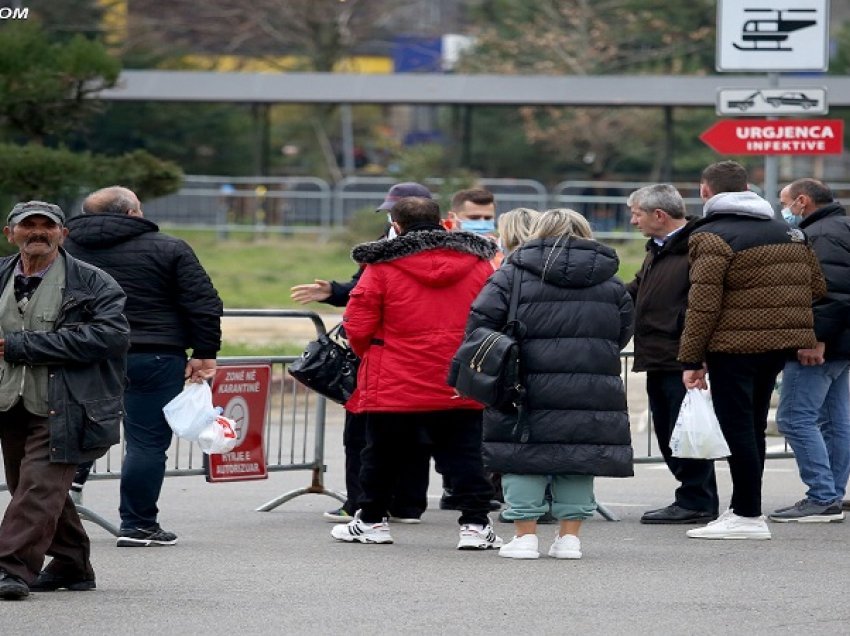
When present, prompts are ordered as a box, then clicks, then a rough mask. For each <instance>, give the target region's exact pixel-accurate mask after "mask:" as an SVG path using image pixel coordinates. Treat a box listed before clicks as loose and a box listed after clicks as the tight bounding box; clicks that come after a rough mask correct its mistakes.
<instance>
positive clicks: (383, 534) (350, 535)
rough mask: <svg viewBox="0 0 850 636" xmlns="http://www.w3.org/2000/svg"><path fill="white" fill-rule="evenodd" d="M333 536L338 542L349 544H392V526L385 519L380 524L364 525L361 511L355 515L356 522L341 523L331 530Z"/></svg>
mask: <svg viewBox="0 0 850 636" xmlns="http://www.w3.org/2000/svg"><path fill="white" fill-rule="evenodd" d="M331 536H332V537H333V538H334V539H336V540H337V541H345V542H347V543H354V542H357V543H392V542H393V537H392V535H391V534H390V525H389V524H388V523H387V520H386V519H384V520H383V521H382V522H380V523H363V522H362V521H360V511H359V510H358V511H357V512H356V513H355V514H354V521H349V522H348V523H341V524H339V525H336V526H334V527H333V528H331Z"/></svg>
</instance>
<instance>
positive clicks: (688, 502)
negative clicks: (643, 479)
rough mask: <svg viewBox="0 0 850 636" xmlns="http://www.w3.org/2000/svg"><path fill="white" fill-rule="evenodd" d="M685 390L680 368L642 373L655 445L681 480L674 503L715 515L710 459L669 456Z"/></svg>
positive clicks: (675, 475)
mask: <svg viewBox="0 0 850 636" xmlns="http://www.w3.org/2000/svg"><path fill="white" fill-rule="evenodd" d="M685 392H686V391H685V385H684V384H682V372H681V371H648V372H647V374H646V393H647V395H648V396H649V410H650V411H651V412H652V425H653V427H654V429H655V438H656V439H657V440H658V448H659V449H660V450H661V455H662V456H663V457H664V461H665V462H666V463H667V468H669V469H670V472H671V473H672V475H673V477H675V478H676V480H677V481H678V482H679V483H680V484H681V485H680V486H679V487H678V488H676V493H675V501H676V504H677V505H679V506H680V507H682V508H686V509H687V510H696V511H698V512H707V513H709V514H713V515H716V514H717V509H718V505H719V503H718V497H717V480H716V478H715V475H714V462H713V461H711V460H706V459H680V458H678V457H673V454H672V451H671V450H670V435H671V434H672V433H673V428H674V427H675V426H676V419H677V418H678V416H679V409H680V408H681V406H682V400H683V399H684V398H685Z"/></svg>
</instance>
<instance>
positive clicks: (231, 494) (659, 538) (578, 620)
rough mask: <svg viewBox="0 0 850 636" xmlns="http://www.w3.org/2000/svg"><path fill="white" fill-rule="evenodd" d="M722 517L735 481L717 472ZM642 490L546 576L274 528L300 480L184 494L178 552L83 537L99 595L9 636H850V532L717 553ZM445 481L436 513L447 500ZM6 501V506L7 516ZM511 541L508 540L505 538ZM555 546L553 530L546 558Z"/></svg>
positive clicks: (650, 487) (334, 476)
mask: <svg viewBox="0 0 850 636" xmlns="http://www.w3.org/2000/svg"><path fill="white" fill-rule="evenodd" d="M327 440H328V442H327V455H326V461H327V464H328V473H327V475H326V484H327V485H328V486H329V487H330V488H332V489H337V490H342V489H343V487H344V483H343V472H342V466H343V464H342V449H341V425H340V423H339V421H338V420H337V418H332V420H331V422H330V423H329V429H328V437H327ZM718 467H719V469H720V470H719V475H720V482H721V486H720V487H721V500H722V501H723V502H724V503H725V502H728V496H729V482H728V470H727V469H726V466H725V463H724V462H719V463H718ZM636 472H637V475H636V477H635V478H632V479H620V480H614V479H605V480H598V482H597V497H598V499H599V500H600V501H602V502H604V503H605V504H606V505H607V506H608V507H609V508H610V509H611V510H612V511H613V512H615V513H616V514H617V515H619V516H620V517H621V518H622V520H621V521H619V522H608V521H605V520H603V519H602V518H601V517H599V516H597V517H595V518H594V519H592V520H591V521H589V522H588V523H587V524H585V527H584V528H583V532H582V543H583V545H582V547H583V551H584V558H583V559H582V560H580V561H559V560H555V559H550V558H547V557H545V556H544V557H541V558H540V559H539V560H537V561H514V560H510V559H502V558H499V557H498V556H497V555H496V554H495V553H494V552H481V553H477V552H476V553H470V552H459V551H457V550H455V544H456V542H457V526H456V522H455V517H456V513H452V512H445V511H439V510H436V509H435V510H429V511H427V512H426V515H425V517H424V522H423V523H422V524H421V525H418V526H397V527H396V526H394V527H393V536H394V538H395V541H396V542H395V544H393V545H376V546H373V545H360V544H354V545H351V544H340V543H335V542H334V541H333V540H332V539H331V538H330V535H329V531H330V528H331V524H329V523H327V522H325V521H324V520H323V519H322V518H321V512H322V511H323V510H327V509H329V508H332V507H335V503H336V502H335V500H333V499H331V498H329V497H327V496H323V495H305V496H300V497H297V498H295V499H293V500H292V501H289V502H288V503H286V504H284V505H282V506H281V507H279V508H276V509H275V510H273V511H271V512H255V511H254V509H255V508H256V507H257V506H259V505H261V504H262V503H264V502H266V501H268V500H270V499H273V498H274V497H276V496H278V495H280V494H282V493H284V492H287V491H289V490H291V489H295V488H299V487H304V486H307V485H309V474H308V473H307V472H304V471H298V472H278V473H273V474H272V475H271V476H270V478H269V479H268V480H264V481H251V482H241V483H224V484H222V483H217V484H208V483H206V482H205V481H204V479H203V478H202V477H196V476H194V477H173V478H168V479H167V480H166V483H165V487H164V490H163V494H162V498H161V500H160V508H161V516H160V519H161V522H162V524H163V526H164V527H165V528H166V529H169V530H173V531H175V532H176V533H177V534H178V535H179V537H180V542H179V544H178V545H176V546H174V547H168V548H116V547H115V539H114V537H112V536H111V535H110V534H109V533H107V532H106V531H105V530H103V529H101V528H100V527H98V526H96V525H94V524H92V523H87V524H86V526H87V528H88V530H89V534H90V535H91V538H92V544H93V549H92V559H93V563H94V566H95V569H96V572H97V584H98V589H97V590H96V591H93V592H55V593H39V594H35V593H34V594H32V595H31V596H30V598H29V599H27V600H26V601H22V602H8V601H7V602H0V634H3V635H4V636H16V635H18V634H20V635H26V636H33V634H48V635H53V634H63V635H70V636H73V635H76V634H80V635H83V634H85V635H92V634H94V635H101V634H104V635H107V634H122V635H135V634H139V635H141V634H144V635H145V636H149V635H150V634H159V635H162V636H170V635H171V634H181V635H194V634H198V635H215V636H217V635H222V636H232V635H237V634H238V635H254V634H270V635H271V634H276V635H279V634H342V633H347V634H372V633H376V632H383V633H411V634H429V635H432V634H440V633H463V634H485V633H511V632H524V633H529V634H564V633H573V634H575V633H581V634H743V633H746V634H749V635H758V634H772V635H773V634H777V633H789V634H790V633H795V634H796V633H802V632H805V633H807V634H810V635H811V634H836V633H847V632H850V609H848V607H847V603H846V598H847V592H846V587H847V583H846V581H847V572H848V569H850V550H848V538H850V535H848V532H850V522H846V523H833V524H808V525H799V524H771V529H772V530H773V534H774V538H773V540H771V541H704V540H695V539H688V538H686V537H685V534H684V532H685V529H686V527H676V526H644V525H641V524H640V523H638V519H639V517H640V514H641V513H642V512H643V510H645V509H648V508H651V507H660V506H662V505H665V504H667V503H669V502H670V501H671V496H672V489H673V485H674V482H673V480H672V478H671V477H670V476H669V475H668V473H667V471H666V469H665V468H664V467H663V466H661V465H639V466H637V467H636ZM439 484H440V481H439V479H438V478H436V477H435V478H434V479H432V487H431V495H432V496H433V498H432V503H433V505H434V506H435V507H436V500H437V497H438V496H439V492H440V491H439ZM764 491H765V497H764V502H765V506H764V508H765V510H766V511H769V510H772V509H774V508H777V507H779V506H781V505H785V504H790V503H793V502H794V501H795V500H797V499H798V498H800V497H801V496H802V494H803V487H802V486H801V485H800V482H799V478H798V476H797V472H796V467H795V465H794V462H793V460H774V461H771V462H769V464H768V467H767V471H766V475H765V489H764ZM7 502H8V493H5V492H3V493H0V509H2V508H5V505H6V503H7ZM84 503H85V504H86V505H87V506H88V507H89V508H92V509H94V510H95V511H97V512H99V513H101V514H103V515H104V516H106V517H107V518H110V519H111V520H116V521H117V512H116V511H117V505H118V482H117V481H114V480H104V481H95V482H90V483H89V484H88V485H87V487H86V492H85V500H84ZM496 525H497V530H498V532H499V534H500V535H501V536H502V537H504V538H505V539H506V540H507V539H509V538H510V537H511V535H512V532H511V526H509V525H506V524H496ZM554 533H555V529H554V527H553V526H541V546H542V547H543V548H544V549H546V548H548V544H549V542H550V540H551V538H552V536H553V535H554Z"/></svg>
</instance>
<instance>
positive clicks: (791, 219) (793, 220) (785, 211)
mask: <svg viewBox="0 0 850 636" xmlns="http://www.w3.org/2000/svg"><path fill="white" fill-rule="evenodd" d="M782 218H783V219H785V222H786V223H787V224H788V225H790V226H791V227H797V226H798V225H800V217H799V216H797V215H796V214H794V213H793V212H792V211H791V208H782Z"/></svg>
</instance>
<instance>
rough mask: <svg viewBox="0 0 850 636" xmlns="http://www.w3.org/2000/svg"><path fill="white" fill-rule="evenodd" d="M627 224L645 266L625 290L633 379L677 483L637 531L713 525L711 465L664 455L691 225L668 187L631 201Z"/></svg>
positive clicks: (676, 385) (676, 384) (679, 391)
mask: <svg viewBox="0 0 850 636" xmlns="http://www.w3.org/2000/svg"><path fill="white" fill-rule="evenodd" d="M627 205H628V206H629V208H630V209H631V211H632V218H631V224H632V225H634V226H635V227H637V228H638V229H639V230H640V231H641V233H642V234H643V235H644V236H647V237H649V241H647V244H646V258H645V259H644V261H643V265H642V266H641V268H640V271H638V273H637V275H636V276H635V279H634V280H633V281H632V282H631V283H629V284H628V285H627V286H626V288H627V289H628V291H629V294H631V296H632V299H633V300H634V301H635V340H634V347H635V362H634V367H633V370H634V371H646V393H647V395H648V397H649V409H650V411H651V412H652V423H653V427H654V429H655V437H656V438H657V440H658V448H659V449H660V451H661V455H662V456H663V457H664V461H665V462H666V463H667V468H669V469H670V472H671V473H672V474H673V476H674V477H675V478H676V480H677V481H679V482H680V484H681V485H680V486H679V487H678V488H677V489H676V494H675V501H674V502H673V503H672V504H670V505H669V506H667V507H665V508H660V509H657V510H650V511H648V512H646V513H645V514H644V515H643V516H642V517H641V519H640V521H641V523H700V522H702V523H706V522H708V521H711V520H712V519H715V518H716V517H717V508H718V498H717V482H716V479H715V476H714V462H712V461H709V460H705V459H679V458H678V457H673V454H672V452H671V450H670V435H671V434H672V432H673V428H674V426H675V425H676V418H677V417H678V414H679V409H680V408H681V406H682V400H683V399H684V398H685V387H684V385H683V384H682V365H681V364H679V362H678V361H677V360H676V354H677V353H678V350H679V336H680V335H681V333H682V325H683V324H684V320H685V307H686V305H687V303H688V289H689V288H690V283H689V282H688V239H689V238H690V236H691V231H692V230H693V228H694V224H695V223H696V219H690V220H688V219H686V218H685V202H684V201H683V200H682V195H681V194H679V191H678V190H676V188H675V187H673V186H672V185H670V184H668V183H660V184H657V185H650V186H645V187H643V188H640V189H639V190H635V191H634V192H632V194H631V195H629V198H628V201H627Z"/></svg>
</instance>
